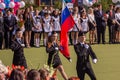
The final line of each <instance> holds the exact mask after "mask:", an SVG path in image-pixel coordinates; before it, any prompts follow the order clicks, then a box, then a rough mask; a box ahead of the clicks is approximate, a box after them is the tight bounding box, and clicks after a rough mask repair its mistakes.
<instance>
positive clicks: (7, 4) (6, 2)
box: [4, 0, 10, 8]
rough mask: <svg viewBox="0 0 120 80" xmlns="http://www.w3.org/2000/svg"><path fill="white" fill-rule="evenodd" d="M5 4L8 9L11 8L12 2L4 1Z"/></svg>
mask: <svg viewBox="0 0 120 80" xmlns="http://www.w3.org/2000/svg"><path fill="white" fill-rule="evenodd" d="M4 3H5V5H6V8H9V3H10V0H4Z"/></svg>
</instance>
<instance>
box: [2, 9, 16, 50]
mask: <svg viewBox="0 0 120 80" xmlns="http://www.w3.org/2000/svg"><path fill="white" fill-rule="evenodd" d="M4 25H5V48H7V49H8V48H9V47H10V45H11V41H12V39H13V31H14V28H15V26H16V25H17V20H16V18H15V16H14V15H13V14H12V12H11V11H10V10H7V16H5V17H4Z"/></svg>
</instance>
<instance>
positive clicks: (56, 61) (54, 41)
mask: <svg viewBox="0 0 120 80" xmlns="http://www.w3.org/2000/svg"><path fill="white" fill-rule="evenodd" d="M57 37H58V34H57V33H56V32H54V31H53V32H52V33H49V37H48V43H47V46H46V52H47V53H48V62H47V63H48V65H49V66H52V67H53V68H54V69H55V72H56V71H57V70H59V71H60V73H61V75H62V76H63V78H64V80H68V77H67V75H66V73H65V71H64V68H63V66H62V62H61V60H60V57H59V55H58V53H59V49H60V45H59V42H58V38H57Z"/></svg>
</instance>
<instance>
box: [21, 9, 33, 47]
mask: <svg viewBox="0 0 120 80" xmlns="http://www.w3.org/2000/svg"><path fill="white" fill-rule="evenodd" d="M23 17H24V21H25V24H24V25H25V43H26V47H27V48H30V41H31V32H32V27H33V17H32V15H31V13H30V9H29V7H28V8H26V9H25V12H24V16H23Z"/></svg>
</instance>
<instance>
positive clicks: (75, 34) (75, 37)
mask: <svg viewBox="0 0 120 80" xmlns="http://www.w3.org/2000/svg"><path fill="white" fill-rule="evenodd" d="M72 16H73V19H74V21H75V25H74V27H73V28H72V32H71V37H72V44H73V45H75V44H76V43H77V40H78V33H79V31H80V30H81V23H80V14H79V11H78V9H74V11H73V14H72Z"/></svg>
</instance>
